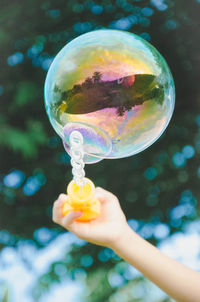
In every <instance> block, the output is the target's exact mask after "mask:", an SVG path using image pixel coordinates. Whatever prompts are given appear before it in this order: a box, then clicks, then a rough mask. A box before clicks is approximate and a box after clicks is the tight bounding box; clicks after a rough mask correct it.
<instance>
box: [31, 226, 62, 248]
mask: <svg viewBox="0 0 200 302" xmlns="http://www.w3.org/2000/svg"><path fill="white" fill-rule="evenodd" d="M56 234H57V232H55V231H52V230H50V229H48V228H46V227H42V228H39V229H37V230H35V231H34V233H33V238H34V239H35V240H37V241H38V242H39V243H40V244H44V245H46V244H48V243H49V242H50V241H51V240H52V239H54V238H55V236H56Z"/></svg>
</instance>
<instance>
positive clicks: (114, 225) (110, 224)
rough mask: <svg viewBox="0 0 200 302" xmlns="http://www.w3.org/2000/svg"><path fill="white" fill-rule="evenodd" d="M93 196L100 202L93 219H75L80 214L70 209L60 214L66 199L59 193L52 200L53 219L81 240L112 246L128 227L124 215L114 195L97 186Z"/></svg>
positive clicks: (65, 196)
mask: <svg viewBox="0 0 200 302" xmlns="http://www.w3.org/2000/svg"><path fill="white" fill-rule="evenodd" d="M95 196H96V197H97V198H98V199H99V201H100V202H101V214H100V216H99V217H98V218H96V219H95V220H91V221H90V222H78V221H75V219H76V218H78V217H80V216H81V215H82V213H81V212H78V211H71V212H70V213H68V214H67V215H66V216H62V205H63V203H64V202H65V201H66V198H67V195H65V194H60V196H59V198H58V200H56V201H55V202H54V206H53V221H54V222H56V223H58V224H60V225H61V226H63V227H64V228H66V229H67V230H69V231H71V232H73V233H74V234H75V235H76V236H78V237H79V238H81V239H83V240H86V241H89V242H92V243H95V244H98V245H103V246H107V247H110V248H112V246H113V244H114V243H115V242H116V241H117V240H120V237H121V236H123V233H124V231H126V229H127V227H128V224H127V222H126V217H125V215H124V213H123V212H122V209H121V207H120V204H119V201H118V199H117V197H116V196H115V195H113V194H112V193H110V192H108V191H106V190H104V189H102V188H100V187H98V188H96V192H95Z"/></svg>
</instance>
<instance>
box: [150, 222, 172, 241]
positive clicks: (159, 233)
mask: <svg viewBox="0 0 200 302" xmlns="http://www.w3.org/2000/svg"><path fill="white" fill-rule="evenodd" d="M169 233H170V229H169V226H168V225H167V224H164V223H158V224H157V225H155V226H154V230H153V235H154V237H155V238H156V239H158V240H161V239H165V238H167V237H168V236H169Z"/></svg>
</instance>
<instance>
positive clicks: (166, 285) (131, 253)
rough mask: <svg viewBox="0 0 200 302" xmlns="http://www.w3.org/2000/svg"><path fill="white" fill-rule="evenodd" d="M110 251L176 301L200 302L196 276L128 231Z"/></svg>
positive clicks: (197, 275)
mask: <svg viewBox="0 0 200 302" xmlns="http://www.w3.org/2000/svg"><path fill="white" fill-rule="evenodd" d="M112 249H113V250H114V251H115V252H116V254H118V255H119V256H120V257H121V258H123V259H124V260H125V261H127V262H128V263H130V264H131V265H133V266H134V267H135V268H136V269H138V270H139V271H140V272H141V273H142V274H143V275H145V276H146V277H147V278H148V279H150V280H151V281H152V282H154V283H155V284H156V285H157V286H159V287H160V288H161V289H162V290H163V291H165V292H166V293H167V294H168V295H169V296H171V297H172V298H174V299H175V300H176V301H179V302H199V301H200V274H199V273H197V272H195V271H193V270H192V269H190V268H188V267H186V266H184V265H183V264H181V263H179V262H177V261H175V260H173V259H171V258H169V257H167V256H165V255H164V254H162V253H161V252H160V251H159V250H158V249H157V248H156V247H154V246H153V245H152V244H150V243H149V242H147V241H146V240H144V239H143V238H141V237H140V236H138V235H137V234H136V233H135V232H134V231H132V230H131V228H129V227H127V231H126V234H124V236H123V237H122V238H121V239H120V240H119V241H118V242H115V243H114V244H113V246H112Z"/></svg>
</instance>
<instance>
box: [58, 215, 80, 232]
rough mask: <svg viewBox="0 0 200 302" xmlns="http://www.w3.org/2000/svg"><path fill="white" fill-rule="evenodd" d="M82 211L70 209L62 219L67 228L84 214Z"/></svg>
mask: <svg viewBox="0 0 200 302" xmlns="http://www.w3.org/2000/svg"><path fill="white" fill-rule="evenodd" d="M82 214H83V213H82V212H81V211H70V212H69V213H68V214H67V215H66V216H65V217H64V218H63V219H62V225H63V226H64V227H65V228H67V229H68V228H69V227H70V225H71V224H72V223H73V222H74V220H75V219H76V218H79V217H81V216H82Z"/></svg>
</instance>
